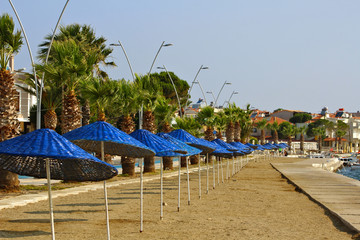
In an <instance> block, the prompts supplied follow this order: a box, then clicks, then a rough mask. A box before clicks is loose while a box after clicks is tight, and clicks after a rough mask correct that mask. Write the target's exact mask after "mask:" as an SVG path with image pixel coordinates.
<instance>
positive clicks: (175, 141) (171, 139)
mask: <svg viewBox="0 0 360 240" xmlns="http://www.w3.org/2000/svg"><path fill="white" fill-rule="evenodd" d="M156 135H158V136H160V137H162V138H164V139H166V140H167V141H169V142H171V143H173V144H175V145H177V146H178V147H180V148H182V149H184V150H185V151H186V152H187V153H186V154H181V155H182V156H193V155H197V154H200V153H201V152H202V150H200V149H198V148H195V147H192V146H189V145H187V144H186V143H184V142H183V141H180V140H178V139H176V138H174V137H172V136H170V135H169V134H167V133H157V134H156ZM186 169H187V177H189V171H188V162H187V160H186ZM180 173H181V164H180V162H179V174H178V177H179V181H178V211H180ZM187 182H188V187H190V185H189V179H188V181H187ZM199 186H200V159H199ZM200 188H201V187H199V189H200ZM188 193H190V190H189V189H188ZM188 197H189V199H188V201H189V202H190V195H189V194H188Z"/></svg>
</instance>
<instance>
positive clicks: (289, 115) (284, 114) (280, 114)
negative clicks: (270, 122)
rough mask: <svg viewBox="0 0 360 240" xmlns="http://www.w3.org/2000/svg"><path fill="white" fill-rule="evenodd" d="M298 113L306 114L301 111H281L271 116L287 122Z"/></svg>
mask: <svg viewBox="0 0 360 240" xmlns="http://www.w3.org/2000/svg"><path fill="white" fill-rule="evenodd" d="M297 113H305V112H304V111H299V110H280V111H277V112H273V113H271V114H270V115H271V116H272V117H278V118H282V119H285V120H286V121H289V120H290V118H292V117H293V116H294V115H295V114H297Z"/></svg>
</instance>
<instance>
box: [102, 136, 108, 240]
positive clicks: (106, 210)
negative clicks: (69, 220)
mask: <svg viewBox="0 0 360 240" xmlns="http://www.w3.org/2000/svg"><path fill="white" fill-rule="evenodd" d="M101 161H104V141H101ZM104 198H105V214H106V232H107V239H108V240H110V225H109V207H108V199H107V191H106V181H104Z"/></svg>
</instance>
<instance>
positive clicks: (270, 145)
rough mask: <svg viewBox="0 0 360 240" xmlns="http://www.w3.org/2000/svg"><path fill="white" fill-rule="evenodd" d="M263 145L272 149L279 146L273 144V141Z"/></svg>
mask: <svg viewBox="0 0 360 240" xmlns="http://www.w3.org/2000/svg"><path fill="white" fill-rule="evenodd" d="M263 146H267V147H269V148H271V149H275V148H277V147H276V146H274V145H273V144H271V143H266V144H264V145H263Z"/></svg>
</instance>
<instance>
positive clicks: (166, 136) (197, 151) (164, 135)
mask: <svg viewBox="0 0 360 240" xmlns="http://www.w3.org/2000/svg"><path fill="white" fill-rule="evenodd" d="M156 135H158V136H159V137H162V138H164V139H166V140H167V141H169V142H171V143H172V144H175V145H176V146H178V147H180V148H182V149H184V150H185V151H186V152H187V153H186V154H182V155H183V156H193V155H197V154H200V153H201V152H202V150H200V149H198V148H195V147H191V146H189V145H187V144H186V143H184V142H183V141H180V140H178V139H176V138H174V137H172V136H170V135H169V134H167V133H157V134H156Z"/></svg>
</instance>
